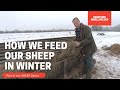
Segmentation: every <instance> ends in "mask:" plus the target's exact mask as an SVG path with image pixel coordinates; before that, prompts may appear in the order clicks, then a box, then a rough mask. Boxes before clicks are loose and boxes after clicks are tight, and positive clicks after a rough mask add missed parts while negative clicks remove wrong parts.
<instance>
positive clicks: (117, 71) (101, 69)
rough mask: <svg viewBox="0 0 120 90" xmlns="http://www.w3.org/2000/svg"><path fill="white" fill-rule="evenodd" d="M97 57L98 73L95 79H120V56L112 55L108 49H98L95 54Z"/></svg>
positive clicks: (94, 76)
mask: <svg viewBox="0 0 120 90" xmlns="http://www.w3.org/2000/svg"><path fill="white" fill-rule="evenodd" d="M94 58H95V59H96V64H95V68H96V69H97V70H96V74H93V76H92V78H93V79H120V58H119V57H117V56H111V55H110V54H109V53H108V51H104V50H101V49H100V50H98V51H97V52H96V53H95V54H94Z"/></svg>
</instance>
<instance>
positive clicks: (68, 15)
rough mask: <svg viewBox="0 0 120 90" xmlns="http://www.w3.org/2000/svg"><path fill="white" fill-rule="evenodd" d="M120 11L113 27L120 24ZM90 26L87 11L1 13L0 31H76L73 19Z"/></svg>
mask: <svg viewBox="0 0 120 90" xmlns="http://www.w3.org/2000/svg"><path fill="white" fill-rule="evenodd" d="M119 16H120V11H112V26H115V25H117V24H120V20H119ZM74 17H78V18H79V19H80V21H81V22H83V23H84V24H88V23H87V22H88V13H87V11H0V30H14V29H19V30H25V29H30V30H31V29H32V30H36V29H43V30H44V29H74V26H73V24H72V22H71V21H72V19H73V18H74Z"/></svg>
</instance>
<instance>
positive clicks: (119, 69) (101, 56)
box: [0, 31, 120, 79]
mask: <svg viewBox="0 0 120 90" xmlns="http://www.w3.org/2000/svg"><path fill="white" fill-rule="evenodd" d="M92 33H93V37H94V39H95V42H96V45H97V47H98V50H97V52H96V53H95V54H94V58H95V59H96V64H95V68H96V69H97V70H96V74H93V77H92V78H95V79H96V78H97V79H116V78H119V79H120V56H111V55H110V54H109V53H108V51H105V50H102V48H101V47H102V46H105V45H107V46H111V45H112V44H115V43H117V44H120V32H104V33H105V35H104V36H100V35H97V33H99V32H92ZM71 36H75V32H74V31H70V32H69V31H68V32H42V33H16V34H15V33H13V34H0V43H4V42H12V41H22V40H34V39H44V38H56V37H71Z"/></svg>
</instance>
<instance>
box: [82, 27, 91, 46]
mask: <svg viewBox="0 0 120 90" xmlns="http://www.w3.org/2000/svg"><path fill="white" fill-rule="evenodd" d="M85 29H86V30H85V31H84V34H85V39H84V40H82V41H81V42H80V46H82V47H85V46H87V45H88V44H90V43H91V40H92V35H91V29H90V27H88V26H87V27H85Z"/></svg>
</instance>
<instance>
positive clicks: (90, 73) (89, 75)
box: [85, 70, 92, 79]
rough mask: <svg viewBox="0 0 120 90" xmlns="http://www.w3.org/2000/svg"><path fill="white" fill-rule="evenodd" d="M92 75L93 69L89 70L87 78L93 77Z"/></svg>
mask: <svg viewBox="0 0 120 90" xmlns="http://www.w3.org/2000/svg"><path fill="white" fill-rule="evenodd" d="M91 77H92V70H89V71H87V74H86V77H85V79H91Z"/></svg>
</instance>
